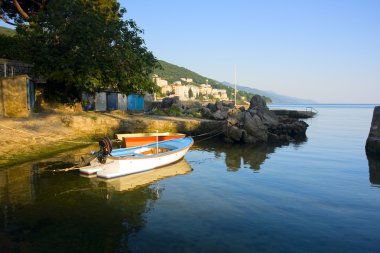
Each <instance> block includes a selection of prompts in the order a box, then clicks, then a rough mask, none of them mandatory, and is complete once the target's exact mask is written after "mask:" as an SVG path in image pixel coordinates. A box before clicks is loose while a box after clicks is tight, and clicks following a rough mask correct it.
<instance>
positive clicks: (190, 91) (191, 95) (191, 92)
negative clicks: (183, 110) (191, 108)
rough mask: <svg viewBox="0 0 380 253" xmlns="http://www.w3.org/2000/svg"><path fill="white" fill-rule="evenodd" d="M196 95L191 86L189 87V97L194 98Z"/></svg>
mask: <svg viewBox="0 0 380 253" xmlns="http://www.w3.org/2000/svg"><path fill="white" fill-rule="evenodd" d="M192 97H194V93H193V90H192V89H191V88H190V89H189V98H192Z"/></svg>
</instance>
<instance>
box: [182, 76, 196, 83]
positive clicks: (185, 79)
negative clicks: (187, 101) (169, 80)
mask: <svg viewBox="0 0 380 253" xmlns="http://www.w3.org/2000/svg"><path fill="white" fill-rule="evenodd" d="M181 81H184V82H186V83H192V82H193V79H192V78H185V77H182V78H181Z"/></svg>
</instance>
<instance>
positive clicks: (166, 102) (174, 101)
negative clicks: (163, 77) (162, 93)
mask: <svg viewBox="0 0 380 253" xmlns="http://www.w3.org/2000/svg"><path fill="white" fill-rule="evenodd" d="M173 105H176V106H177V107H180V106H181V102H180V100H179V97H166V98H164V99H162V103H161V108H162V109H167V108H170V107H172V106H173Z"/></svg>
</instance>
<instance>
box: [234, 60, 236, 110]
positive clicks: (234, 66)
mask: <svg viewBox="0 0 380 253" xmlns="http://www.w3.org/2000/svg"><path fill="white" fill-rule="evenodd" d="M234 72H235V107H236V64H235V65H234Z"/></svg>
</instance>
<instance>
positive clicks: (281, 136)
mask: <svg viewBox="0 0 380 253" xmlns="http://www.w3.org/2000/svg"><path fill="white" fill-rule="evenodd" d="M216 107H217V106H216V105H215V108H216ZM307 127H308V124H306V123H305V122H304V121H299V120H296V119H289V118H286V117H282V118H279V117H278V116H276V115H275V114H274V113H273V112H271V111H270V110H269V108H268V107H267V105H266V103H265V101H264V99H263V98H262V97H261V96H258V95H255V96H253V97H252V99H251V101H250V105H249V108H248V110H246V109H245V108H244V107H241V108H239V109H237V108H233V109H230V110H229V111H228V114H227V130H226V132H225V135H226V139H227V140H229V141H239V142H241V141H242V142H244V143H266V142H281V143H283V142H289V141H293V140H295V141H296V140H302V139H305V138H306V129H307ZM238 129H240V130H242V131H238ZM232 134H233V136H231V135H232Z"/></svg>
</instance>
